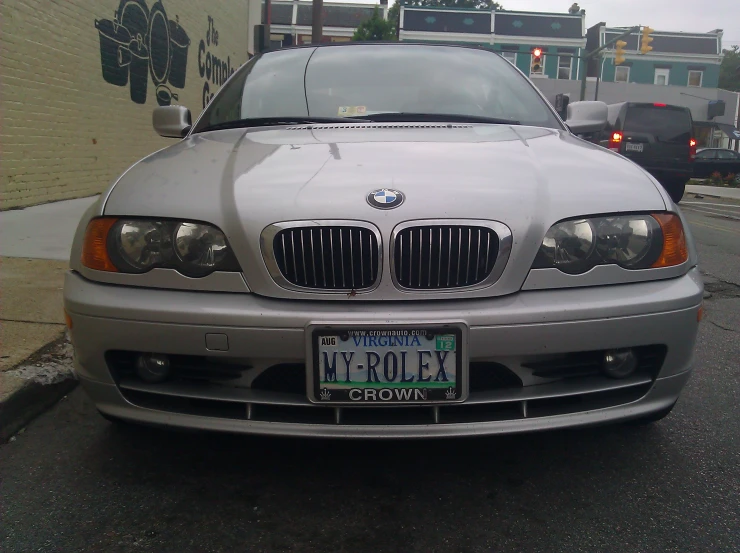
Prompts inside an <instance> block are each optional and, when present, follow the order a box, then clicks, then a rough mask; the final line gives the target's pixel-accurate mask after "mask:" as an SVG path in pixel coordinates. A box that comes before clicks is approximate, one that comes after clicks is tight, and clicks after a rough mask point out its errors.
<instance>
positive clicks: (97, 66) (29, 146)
mask: <svg viewBox="0 0 740 553" xmlns="http://www.w3.org/2000/svg"><path fill="white" fill-rule="evenodd" d="M249 1H250V0H229V1H228V2H225V1H224V2H221V1H219V2H216V1H213V0H160V1H156V0H2V1H1V2H0V18H1V27H0V78H1V79H2V80H1V81H0V101H1V102H2V108H1V113H0V117H1V118H2V119H1V120H0V148H1V150H0V156H1V161H0V208H2V209H8V208H12V207H21V206H28V205H33V204H38V203H44V202H49V201H55V200H61V199H66V198H76V197H81V196H88V195H92V194H96V193H98V192H101V191H102V190H103V189H105V187H106V186H107V185H108V184H109V182H110V181H111V180H113V179H114V178H116V177H117V176H118V175H119V174H120V173H121V172H123V171H124V170H125V169H126V168H127V167H128V166H129V165H130V164H131V163H133V162H134V161H136V160H137V159H139V158H140V157H143V156H144V155H146V154H148V153H150V152H152V151H154V150H157V149H159V148H162V147H164V146H167V145H168V144H171V141H169V140H166V139H163V138H160V137H158V136H157V135H156V134H155V133H154V131H153V129H152V125H151V112H152V109H153V108H154V107H156V106H157V105H160V104H166V103H167V102H168V101H170V102H171V103H173V104H180V105H185V106H187V107H189V108H190V109H191V111H192V112H193V117H194V118H195V117H196V116H197V115H198V114H199V113H200V111H201V110H202V108H203V106H204V101H207V99H208V97H209V95H212V94H213V92H215V91H216V90H218V88H219V87H220V84H221V82H222V79H223V78H225V77H226V76H227V74H228V73H229V72H231V71H233V70H235V69H236V68H238V67H239V66H240V65H241V64H242V63H244V62H245V61H246V60H247V58H248V51H251V50H252V45H251V44H250V43H249V38H248V37H249V34H250V33H249V32H248V29H249V27H250V25H249V24H248V12H249V5H248V4H249ZM253 11H254V10H253ZM116 19H118V21H115V20H116ZM118 22H120V23H121V24H120V25H118V24H117V23H118ZM253 23H256V22H253ZM217 68H218V70H217ZM175 96H176V97H177V99H175ZM158 98H159V99H158Z"/></svg>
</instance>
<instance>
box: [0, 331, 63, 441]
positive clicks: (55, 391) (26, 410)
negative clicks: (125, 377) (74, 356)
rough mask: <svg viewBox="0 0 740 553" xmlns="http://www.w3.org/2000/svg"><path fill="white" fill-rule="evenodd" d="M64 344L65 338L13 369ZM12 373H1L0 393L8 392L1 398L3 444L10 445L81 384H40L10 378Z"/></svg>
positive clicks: (0, 436) (1, 435)
mask: <svg viewBox="0 0 740 553" xmlns="http://www.w3.org/2000/svg"><path fill="white" fill-rule="evenodd" d="M65 343H66V338H64V337H62V338H60V339H58V340H55V341H54V342H51V343H50V344H47V345H46V346H44V347H43V348H41V349H39V350H37V351H36V352H35V353H34V354H33V355H31V356H30V357H29V358H28V359H26V360H24V361H22V362H21V363H19V364H18V365H16V366H15V367H14V369H15V368H17V367H20V366H24V365H29V364H32V363H34V362H36V361H38V360H40V359H42V356H44V355H48V354H50V353H51V352H54V351H57V350H59V349H60V348H61V347H63V346H64V344H65ZM12 370H13V369H11V371H12ZM11 371H6V372H3V373H0V391H5V392H7V393H4V394H3V395H2V397H0V443H5V442H7V441H8V440H9V439H10V438H11V436H13V435H14V434H15V433H17V432H18V431H19V430H21V429H22V428H24V427H25V426H26V425H27V424H28V423H29V422H31V421H32V420H33V419H35V418H36V417H37V416H39V415H40V414H42V413H43V412H44V411H46V410H47V409H49V408H50V407H52V406H53V405H54V404H55V403H56V402H57V401H59V400H60V399H61V398H62V397H64V396H65V395H67V394H68V393H69V392H71V391H72V390H73V389H74V388H75V387H76V386H77V383H78V382H77V380H76V379H75V378H72V377H69V378H64V379H63V380H61V381H60V382H54V383H52V384H44V383H42V382H39V381H38V380H34V379H21V378H18V377H15V376H12V375H10V374H8V373H9V372H11ZM8 390H10V391H9V392H8Z"/></svg>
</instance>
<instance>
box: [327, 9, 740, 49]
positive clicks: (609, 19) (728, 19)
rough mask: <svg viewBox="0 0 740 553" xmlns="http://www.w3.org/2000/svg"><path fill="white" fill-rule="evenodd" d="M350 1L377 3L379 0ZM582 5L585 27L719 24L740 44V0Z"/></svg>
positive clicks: (701, 28) (692, 28)
mask: <svg viewBox="0 0 740 553" xmlns="http://www.w3.org/2000/svg"><path fill="white" fill-rule="evenodd" d="M327 1H330V0H327ZM334 1H336V0H334ZM340 1H342V0H340ZM347 1H355V2H358V1H359V2H367V3H369V4H377V0H347ZM393 2H394V0H389V3H390V4H393ZM499 2H500V3H501V4H502V5H503V6H504V8H505V9H507V10H522V11H548V12H567V11H568V8H569V7H570V6H571V4H572V3H573V0H499ZM579 5H580V6H581V8H583V9H585V10H586V27H591V26H592V25H596V24H597V23H599V22H600V21H606V23H607V25H612V26H614V27H630V26H632V25H648V26H650V27H652V28H653V29H656V30H658V31H685V32H707V31H712V30H714V29H718V28H719V29H724V37H723V41H722V46H723V47H724V48H729V46H730V45H732V44H740V0H583V1H580V2H579Z"/></svg>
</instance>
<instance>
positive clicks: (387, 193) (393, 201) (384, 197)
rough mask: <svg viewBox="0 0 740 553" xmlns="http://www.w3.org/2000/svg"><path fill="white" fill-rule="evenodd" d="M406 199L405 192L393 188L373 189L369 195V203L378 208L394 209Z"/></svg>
mask: <svg viewBox="0 0 740 553" xmlns="http://www.w3.org/2000/svg"><path fill="white" fill-rule="evenodd" d="M405 199H406V196H404V195H403V192H399V191H398V190H393V189H392V188H381V189H380V190H373V191H372V192H370V194H368V195H367V203H369V204H370V205H371V206H373V207H376V208H378V209H393V208H394V207H398V206H399V205H401V204H402V203H403V201H404V200H405Z"/></svg>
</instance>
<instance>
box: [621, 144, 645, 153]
mask: <svg viewBox="0 0 740 553" xmlns="http://www.w3.org/2000/svg"><path fill="white" fill-rule="evenodd" d="M624 150H625V152H635V153H637V154H641V153H643V152H644V151H645V144H643V143H641V142H637V143H635V142H627V143H626V145H625V148H624Z"/></svg>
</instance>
